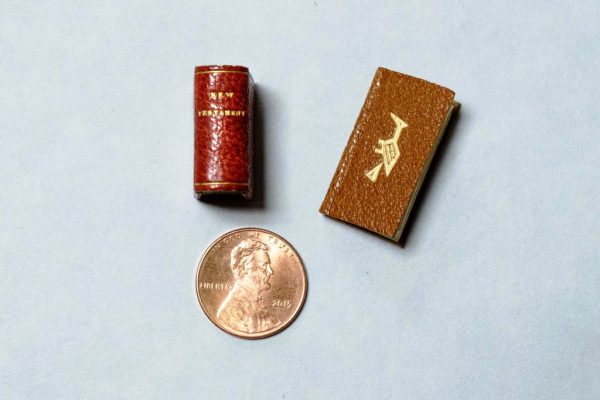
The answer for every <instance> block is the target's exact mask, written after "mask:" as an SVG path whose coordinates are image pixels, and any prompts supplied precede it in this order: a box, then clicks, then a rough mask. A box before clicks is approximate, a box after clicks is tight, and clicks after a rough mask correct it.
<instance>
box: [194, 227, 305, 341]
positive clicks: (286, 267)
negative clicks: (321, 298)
mask: <svg viewBox="0 0 600 400" xmlns="http://www.w3.org/2000/svg"><path fill="white" fill-rule="evenodd" d="M196 294H197V296H198V301H199V302H200V306H201V307H202V310H204V312H205V313H206V315H207V316H208V318H210V320H211V321H212V322H213V323H214V324H215V325H217V326H218V327H219V328H221V329H222V330H224V331H225V332H228V333H231V334H232V335H235V336H239V337H243V338H248V339H259V338H265V337H267V336H271V335H274V334H276V333H278V332H280V331H281V330H283V329H285V328H286V327H287V326H288V325H289V324H290V323H292V321H293V320H294V318H296V316H297V315H298V313H299V312H300V309H301V308H302V305H303V304H304V299H305V298H306V274H305V272H304V265H303V264H302V260H301V259H300V256H299V255H298V253H297V252H296V250H295V249H294V248H293V247H292V245H291V244H289V243H288V241H287V240H285V239H284V238H282V237H281V236H279V235H277V234H276V233H273V232H269V231H267V230H265V229H260V228H242V229H236V230H234V231H231V232H228V233H226V234H224V235H223V236H221V237H220V238H218V239H217V240H215V241H214V242H213V243H212V244H211V245H210V246H209V247H208V249H207V250H206V251H205V252H204V254H203V255H202V258H201V259H200V262H199V263H198V271H197V273H196Z"/></svg>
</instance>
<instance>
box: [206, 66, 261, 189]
mask: <svg viewBox="0 0 600 400" xmlns="http://www.w3.org/2000/svg"><path fill="white" fill-rule="evenodd" d="M253 84H254V83H253V81H252V76H251V75H250V72H249V71H248V68H246V67H242V66H232V65H208V66H202V67H196V69H195V79H194V146H195V148H194V149H195V151H194V192H195V194H196V198H198V199H200V198H201V197H202V196H204V195H209V194H241V195H242V196H244V197H245V198H246V199H251V198H252V194H253V177H252V161H253V151H252V105H253V97H254V89H253Z"/></svg>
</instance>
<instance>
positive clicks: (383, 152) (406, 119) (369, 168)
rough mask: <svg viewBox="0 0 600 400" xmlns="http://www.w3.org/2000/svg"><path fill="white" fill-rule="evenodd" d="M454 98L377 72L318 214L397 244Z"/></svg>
mask: <svg viewBox="0 0 600 400" xmlns="http://www.w3.org/2000/svg"><path fill="white" fill-rule="evenodd" d="M454 104H455V103H454V92H453V91H451V90H449V89H446V88H444V87H441V86H438V85H436V84H433V83H430V82H427V81H424V80H422V79H419V78H414V77H411V76H408V75H404V74H400V73H398V72H394V71H390V70H388V69H385V68H378V69H377V72H376V73H375V77H374V79H373V82H372V84H371V88H370V89H369V93H368V94H367V98H366V100H365V103H364V105H363V107H362V110H361V112H360V114H359V116H358V119H357V121H356V124H355V126H354V130H353V131H352V134H351V135H350V139H349V141H348V144H347V145H346V148H345V150H344V153H343V155H342V159H341V160H340V163H339V165H338V167H337V170H336V171H335V174H334V176H333V179H332V181H331V185H330V186H329V190H328V191H327V195H326V196H325V200H324V201H323V204H322V205H321V209H320V212H321V213H323V214H324V215H327V216H329V217H332V218H336V219H340V220H342V221H345V222H349V223H351V224H354V225H358V226H360V227H363V228H365V229H368V230H370V231H373V232H376V233H378V234H380V235H383V236H385V237H387V238H390V239H392V240H396V241H398V240H399V239H400V235H401V234H402V229H403V228H404V225H405V223H406V220H407V218H408V214H409V213H410V209H411V207H412V205H413V202H414V200H415V197H416V196H417V193H418V191H419V187H420V186H421V183H422V181H423V178H424V176H425V174H426V172H427V169H428V167H429V164H430V162H431V159H432V157H433V154H434V153H435V150H436V148H437V145H438V144H439V141H440V139H441V137H442V134H443V132H444V129H445V127H446V125H447V123H448V120H449V118H450V115H451V113H452V109H453V107H454Z"/></svg>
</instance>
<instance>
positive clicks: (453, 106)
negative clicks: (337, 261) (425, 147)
mask: <svg viewBox="0 0 600 400" xmlns="http://www.w3.org/2000/svg"><path fill="white" fill-rule="evenodd" d="M433 85H435V84H433ZM436 86H438V87H440V88H442V89H444V90H447V91H449V92H450V93H452V98H451V99H450V100H451V101H450V102H449V105H448V111H447V112H446V118H445V119H444V122H443V123H442V125H441V127H440V131H439V133H438V135H437V137H436V141H435V143H434V144H433V148H432V149H431V151H430V152H429V157H428V158H427V162H426V163H425V166H424V167H423V171H422V173H421V176H420V177H419V181H418V182H417V184H416V186H415V188H414V190H413V192H412V193H411V195H410V201H409V203H408V207H407V208H406V212H405V213H404V215H403V216H402V219H401V220H400V223H399V225H398V229H397V230H396V233H395V234H394V236H392V237H389V239H391V240H393V241H395V242H398V241H400V237H401V236H402V232H403V231H404V227H405V226H406V222H407V221H408V217H409V216H410V212H411V210H412V208H413V206H414V204H415V200H416V199H417V195H418V194H419V190H421V185H422V184H423V181H424V180H425V176H427V171H428V170H429V167H430V165H431V161H432V160H433V157H434V155H435V153H436V152H437V148H438V146H439V144H440V142H441V141H442V137H443V136H444V133H445V132H446V128H447V127H448V123H449V122H450V118H451V117H452V114H453V113H455V112H458V110H459V109H460V103H459V102H457V101H454V96H455V93H454V91H452V90H450V89H448V88H445V87H443V86H439V85H436Z"/></svg>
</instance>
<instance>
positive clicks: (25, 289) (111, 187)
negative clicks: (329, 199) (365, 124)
mask: <svg viewBox="0 0 600 400" xmlns="http://www.w3.org/2000/svg"><path fill="white" fill-rule="evenodd" d="M284 3H289V4H284ZM212 63H223V64H225V63H234V64H242V65H247V66H249V67H250V69H251V72H252V74H253V76H254V79H255V81H256V83H257V84H258V100H259V104H258V107H259V109H260V115H261V117H260V118H261V119H262V122H261V124H262V131H263V132H264V139H263V153H264V166H263V170H264V173H263V174H262V175H263V176H264V186H263V188H264V189H263V196H262V197H263V199H262V201H259V202H255V203H254V204H253V205H252V206H248V207H243V206H239V205H238V206H230V207H227V206H222V205H211V204H202V203H198V202H197V201H196V200H195V199H194V198H193V196H192V157H193V115H192V91H193V68H194V66H195V65H202V64H212ZM380 65H381V66H385V67H388V68H391V69H394V70H397V71H401V72H404V73H408V74H411V75H415V76H418V77H422V78H425V79H428V80H430V81H433V82H436V83H439V84H442V85H444V86H447V87H449V88H452V89H453V90H455V91H456V93H457V100H459V101H460V102H461V103H462V105H463V107H462V110H461V116H460V118H459V119H458V121H457V122H456V123H455V124H454V128H453V129H452V130H451V132H450V136H449V139H448V140H447V142H446V144H445V145H444V146H443V147H442V151H441V152H440V154H439V157H438V158H437V159H436V163H435V166H434V170H433V171H432V174H431V175H430V176H429V177H428V180H427V182H426V186H425V189H426V190H425V192H424V193H423V196H421V198H420V199H419V203H418V209H417V210H416V214H415V215H414V218H413V220H412V221H411V226H412V227H411V229H410V232H409V234H408V236H407V237H406V240H405V243H404V246H403V247H402V246H398V245H395V244H394V243H392V242H389V241H387V240H384V239H381V238H379V237H377V236H375V235H372V234H369V233H367V232H365V231H362V230H360V229H355V228H352V227H350V226H349V225H346V224H342V223H339V222H337V221H334V220H330V219H327V218H325V217H323V216H321V215H320V214H319V213H318V212H317V210H318V207H319V205H320V203H321V200H322V199H323V197H324V195H325V192H326V189H327V186H328V185H329V181H330V179H331V176H332V174H333V172H334V170H335V167H336V165H337V162H338V160H339V157H340V155H341V153H342V150H343V148H344V146H345V144H346V140H347V138H348V135H349V133H350V131H351V130H352V127H353V125H354V121H355V118H356V116H357V115H358V112H359V110H360V107H361V105H362V102H363V100H364V97H365V95H366V93H367V90H368V88H369V85H370V82H371V79H372V77H373V74H374V73H375V69H376V68H377V67H378V66H380ZM0 88H1V93H0V179H1V180H0V183H1V188H2V190H1V191H0V224H1V226H0V227H1V229H0V398H2V399H84V398H85V399H121V398H123V399H125V398H127V399H141V398H144V399H192V398H194V399H221V398H222V399H234V398H235V399H259V398H260V399H263V398H264V399H281V398H285V399H308V398H311V399H317V398H318V399H350V398H364V399H367V398H377V399H387V398H390V399H392V398H394V399H457V400H458V399H460V400H464V399H561V400H562V399H598V398H600V320H599V317H600V250H599V248H598V246H599V243H600V227H599V226H600V213H599V207H600V206H599V201H600V185H599V180H600V172H599V157H600V140H599V138H598V134H599V128H598V127H599V126H600V105H599V102H600V3H599V2H598V1H579V2H574V1H573V2H559V1H537V2H535V1H529V2H500V1H486V2H484V1H476V2H471V3H465V2H447V1H434V2H423V1H408V2H391V1H377V2H363V3H359V2H334V1H323V0H316V1H296V2H293V3H292V2H278V1H273V2H250V1H236V2H225V1H223V2H221V1H211V2H198V1H190V2H156V1H135V2H120V1H113V2H104V1H102V2H99V1H97V2H79V1H71V2H67V1H62V2H58V1H55V2H45V4H43V3H42V2H26V1H2V2H1V3H0ZM242 226H260V227H264V228H267V229H270V230H273V231H275V232H278V233H280V234H281V235H283V236H284V237H285V238H287V239H288V240H289V241H290V242H291V243H292V244H293V245H294V246H295V247H296V248H297V249H298V251H299V252H300V254H301V256H302V257H303V259H304V262H305V265H306V270H307V273H308V277H309V284H310V290H309V294H308V298H307V301H306V305H305V307H304V310H303V311H302V313H301V314H300V317H299V318H298V319H297V320H296V322H295V323H294V324H292V325H291V326H290V327H289V328H288V329H287V330H285V331H284V332H282V333H281V334H279V335H276V336H274V337H272V338H270V339H266V340H261V341H245V340H241V339H237V338H234V337H232V336H229V335H227V334H225V333H223V332H221V331H220V330H219V329H217V328H216V327H214V326H213V325H212V324H211V322H210V321H209V320H208V319H207V318H206V317H205V315H204V314H203V313H202V311H201V309H200V307H199V306H198V304H197V301H196V296H195V291H194V275H195V269H196V266H195V263H196V260H197V258H198V256H199V255H200V254H201V253H202V251H203V250H204V249H205V247H206V246H207V245H208V244H209V243H210V242H211V241H212V240H213V239H215V238H216V237H217V236H219V235H220V234H222V233H224V232H226V231H228V230H230V229H233V228H237V227H242Z"/></svg>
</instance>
